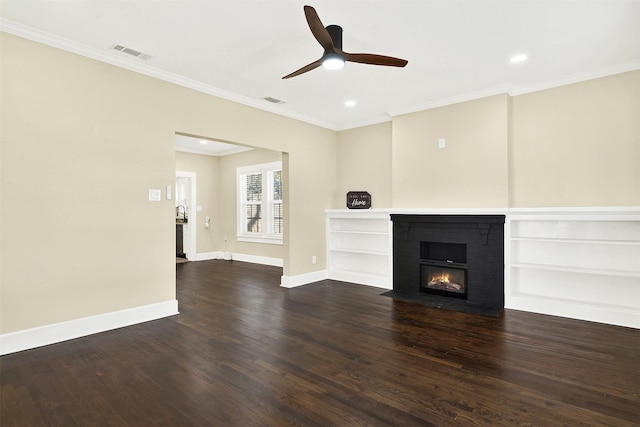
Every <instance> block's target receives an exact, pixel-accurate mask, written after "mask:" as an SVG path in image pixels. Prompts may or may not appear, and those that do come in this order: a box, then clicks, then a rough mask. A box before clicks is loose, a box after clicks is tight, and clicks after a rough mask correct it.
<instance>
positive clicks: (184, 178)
mask: <svg viewBox="0 0 640 427" xmlns="http://www.w3.org/2000/svg"><path fill="white" fill-rule="evenodd" d="M175 189H176V190H175V201H176V227H177V226H178V223H181V224H182V238H183V242H182V250H183V251H184V254H185V256H186V258H187V259H188V260H192V259H194V257H195V255H196V224H197V223H198V218H197V208H196V200H197V199H196V173H195V172H186V171H176V186H175ZM176 246H178V245H176Z"/></svg>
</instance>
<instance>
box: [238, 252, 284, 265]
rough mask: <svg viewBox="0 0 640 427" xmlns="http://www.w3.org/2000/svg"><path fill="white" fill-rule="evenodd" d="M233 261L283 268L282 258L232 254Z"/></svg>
mask: <svg viewBox="0 0 640 427" xmlns="http://www.w3.org/2000/svg"><path fill="white" fill-rule="evenodd" d="M231 259H232V260H234V261H242V262H250V263H253V264H262V265H271V266H273V267H282V266H283V262H282V258H271V257H266V256H258V255H246V254H237V253H232V254H231Z"/></svg>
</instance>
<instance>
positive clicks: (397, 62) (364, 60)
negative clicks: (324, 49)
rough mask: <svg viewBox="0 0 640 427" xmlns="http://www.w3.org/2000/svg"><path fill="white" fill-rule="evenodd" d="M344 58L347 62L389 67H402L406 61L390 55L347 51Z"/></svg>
mask: <svg viewBox="0 0 640 427" xmlns="http://www.w3.org/2000/svg"><path fill="white" fill-rule="evenodd" d="M344 58H345V59H346V60H347V61H349V62H359V63H361V64H371V65H387V66H390V67H404V66H405V65H407V64H408V61H406V60H404V59H400V58H394V57H392V56H384V55H374V54H373V53H347V52H344Z"/></svg>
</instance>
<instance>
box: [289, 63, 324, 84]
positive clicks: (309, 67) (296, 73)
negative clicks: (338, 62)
mask: <svg viewBox="0 0 640 427" xmlns="http://www.w3.org/2000/svg"><path fill="white" fill-rule="evenodd" d="M321 65H322V58H320V59H318V60H317V61H314V62H312V63H311V64H307V65H305V66H304V67H302V68H300V69H299V70H296V71H294V72H293V73H291V74H287V75H286V76H284V77H283V79H289V78H291V77H295V76H299V75H300V74H303V73H306V72H307V71H311V70H313V69H314V68H318V67H319V66H321Z"/></svg>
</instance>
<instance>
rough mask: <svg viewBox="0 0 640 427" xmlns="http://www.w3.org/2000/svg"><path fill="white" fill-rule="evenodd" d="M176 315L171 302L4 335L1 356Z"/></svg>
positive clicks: (1, 341)
mask: <svg viewBox="0 0 640 427" xmlns="http://www.w3.org/2000/svg"><path fill="white" fill-rule="evenodd" d="M176 314H179V313H178V301H177V300H170V301H165V302H160V303H157V304H149V305H143V306H140V307H134V308H129V309H126V310H120V311H113V312H111V313H105V314H100V315H97V316H91V317H84V318H82V319H76V320H70V321H68V322H61V323H54V324H52V325H46V326H41V327H38V328H32V329H25V330H23V331H18V332H11V333H8V334H2V335H0V355H5V354H10V353H16V352H18V351H23V350H29V349H31V348H36V347H41V346H44V345H49V344H55V343H58V342H62V341H67V340H71V339H74V338H80V337H84V336H87V335H91V334H97V333H99V332H105V331H109V330H112V329H117V328H122V327H125V326H131V325H135V324H137V323H143V322H148V321H150V320H156V319H161V318H163V317H169V316H173V315H176Z"/></svg>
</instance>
